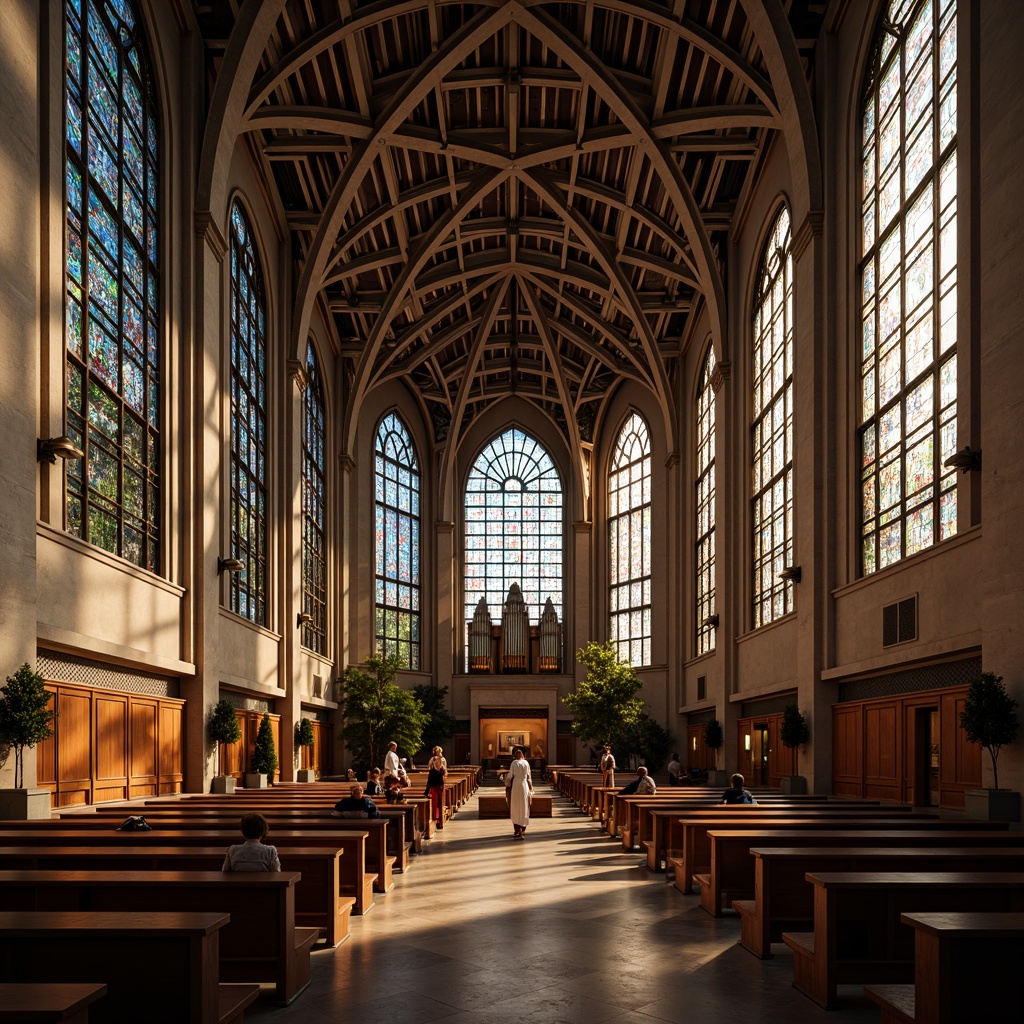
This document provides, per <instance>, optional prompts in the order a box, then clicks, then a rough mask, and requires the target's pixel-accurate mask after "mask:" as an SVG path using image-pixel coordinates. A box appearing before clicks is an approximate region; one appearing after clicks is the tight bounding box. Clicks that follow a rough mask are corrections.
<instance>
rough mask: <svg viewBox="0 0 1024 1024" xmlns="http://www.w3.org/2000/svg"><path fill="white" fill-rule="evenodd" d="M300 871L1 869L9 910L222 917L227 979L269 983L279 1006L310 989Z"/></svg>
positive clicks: (0, 893)
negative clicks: (299, 908)
mask: <svg viewBox="0 0 1024 1024" xmlns="http://www.w3.org/2000/svg"><path fill="white" fill-rule="evenodd" d="M299 877H300V876H299V874H298V872H295V871H273V872H244V871H240V872H229V873H226V874H225V873H224V872H222V871H0V901H2V903H3V906H4V907H5V908H6V909H7V910H115V911H167V910H179V911H217V912H219V913H225V914H228V915H229V916H230V921H229V922H228V923H227V924H226V925H225V926H224V928H223V929H222V930H221V932H220V977H221V980H222V981H255V982H263V981H271V982H273V983H274V985H275V986H276V990H277V998H278V1001H279V1002H280V1003H282V1004H284V1005H286V1004H288V1003H290V1002H292V1000H294V999H295V998H296V996H298V995H299V994H300V993H301V992H302V991H303V989H305V988H306V986H307V985H308V984H309V979H310V965H309V952H310V949H311V948H312V946H313V943H314V942H316V940H317V937H318V936H319V929H317V928H296V926H295V888H296V884H297V883H298V881H299Z"/></svg>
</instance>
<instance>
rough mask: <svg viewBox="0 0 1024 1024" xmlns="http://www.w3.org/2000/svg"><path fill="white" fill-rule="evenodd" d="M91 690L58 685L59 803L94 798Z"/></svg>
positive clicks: (65, 804) (74, 803)
mask: <svg viewBox="0 0 1024 1024" xmlns="http://www.w3.org/2000/svg"><path fill="white" fill-rule="evenodd" d="M92 697H93V695H92V691H90V690H88V689H83V688H81V687H70V686H60V685H58V686H57V725H56V728H57V737H56V738H57V806H58V807H74V806H78V805H79V804H91V803H92V802H93V774H92V764H93V756H92V751H93V728H92Z"/></svg>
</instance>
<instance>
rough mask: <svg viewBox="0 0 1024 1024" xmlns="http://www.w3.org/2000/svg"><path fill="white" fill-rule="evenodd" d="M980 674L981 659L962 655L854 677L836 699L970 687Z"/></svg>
mask: <svg viewBox="0 0 1024 1024" xmlns="http://www.w3.org/2000/svg"><path fill="white" fill-rule="evenodd" d="M980 676H981V658H965V659H964V660H963V661H950V662H946V663H945V664H943V665H928V666H926V667H925V668H915V669H908V670H907V671H905V672H892V673H890V674H889V675H884V676H874V677H872V678H870V679H854V680H851V681H850V682H848V683H840V684H839V702H840V703H845V702H846V701H852V700H871V699H872V698H873V697H895V696H897V695H899V694H903V693H915V692H917V691H918V690H944V689H947V688H949V687H951V686H969V685H970V684H971V683H973V682H974V680H975V679H978V678H980Z"/></svg>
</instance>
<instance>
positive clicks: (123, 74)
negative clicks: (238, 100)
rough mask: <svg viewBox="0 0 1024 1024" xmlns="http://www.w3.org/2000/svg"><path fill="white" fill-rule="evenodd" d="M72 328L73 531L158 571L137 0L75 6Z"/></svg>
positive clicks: (152, 216) (69, 61) (153, 350)
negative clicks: (77, 453)
mask: <svg viewBox="0 0 1024 1024" xmlns="http://www.w3.org/2000/svg"><path fill="white" fill-rule="evenodd" d="M65 15H66V18H65V33H64V45H65V51H64V56H65V75H64V87H65V88H64V140H65V142H64V154H65V157H64V197H65V222H64V228H65V238H64V286H65V292H64V302H65V306H64V332H65V386H66V389H67V391H66V399H65V411H66V416H67V434H68V436H69V437H70V438H71V440H72V441H74V443H75V444H76V445H77V446H78V447H79V448H81V449H82V450H83V451H84V452H85V458H83V459H80V460H69V461H67V462H65V463H64V471H65V473H66V480H67V497H66V515H67V520H66V528H67V530H68V532H69V533H72V534H74V535H75V536H77V537H81V538H82V539H83V540H86V541H88V542H89V543H90V544H95V545H96V546H97V547H101V548H103V549H104V550H106V551H109V552H111V553H113V554H115V555H120V556H121V557H122V558H125V559H127V560H128V561H130V562H133V563H135V564H136V565H139V566H142V567H143V568H145V569H149V570H151V571H152V572H158V571H159V569H160V535H159V524H160V431H159V426H160V379H159V369H160V280H159V273H158V261H157V251H158V234H157V231H158V219H157V206H158V187H157V157H158V152H157V143H158V138H159V131H158V129H157V123H156V113H155V110H156V107H155V104H154V102H153V95H152V88H153V86H152V76H151V74H150V68H149V60H148V58H147V56H146V52H145V49H144V45H143V41H142V24H141V21H140V19H139V17H138V15H137V13H136V11H135V4H134V3H133V2H132V0H110V2H103V0H68V3H67V4H66V8H65Z"/></svg>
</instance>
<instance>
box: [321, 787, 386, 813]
mask: <svg viewBox="0 0 1024 1024" xmlns="http://www.w3.org/2000/svg"><path fill="white" fill-rule="evenodd" d="M348 792H349V795H348V796H343V797H342V798H341V799H340V800H339V801H338V802H337V803H336V804H335V805H334V810H333V811H331V817H333V818H378V817H380V811H378V810H377V805H376V804H375V803H374V802H373V801H372V800H371V799H370V798H369V797H368V796H363V787H362V786H360V785H359V784H358V783H357V784H356V785H355V786H353V787H352V788H351V789H350V790H349V791H348Z"/></svg>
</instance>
